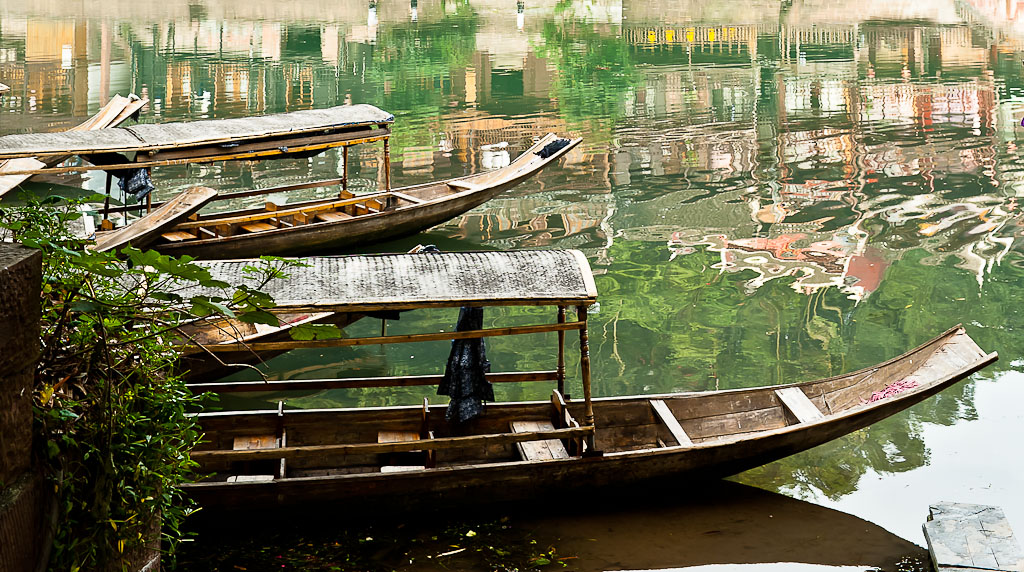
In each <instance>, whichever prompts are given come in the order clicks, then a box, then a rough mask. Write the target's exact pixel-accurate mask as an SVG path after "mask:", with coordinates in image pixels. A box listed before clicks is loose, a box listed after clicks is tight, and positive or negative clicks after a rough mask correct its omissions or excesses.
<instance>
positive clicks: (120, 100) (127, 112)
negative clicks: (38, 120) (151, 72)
mask: <svg viewBox="0 0 1024 572" xmlns="http://www.w3.org/2000/svg"><path fill="white" fill-rule="evenodd" d="M147 103H149V100H148V99H139V98H138V97H135V96H131V97H123V96H120V95H115V96H114V97H113V98H112V99H111V100H110V101H109V102H107V104H106V105H104V106H103V108H101V109H100V110H99V111H98V112H97V113H96V115H93V116H92V117H90V118H89V119H87V120H85V121H84V122H82V123H81V124H79V125H76V126H74V127H72V128H71V129H69V131H91V130H96V129H104V128H107V127H116V126H118V125H120V124H121V123H124V122H125V121H127V120H128V118H129V117H131V116H133V115H135V113H137V112H138V111H139V110H140V109H142V108H143V107H144V106H145V105H146V104H147ZM2 150H3V149H2V147H0V151H2ZM66 158H67V156H63V155H51V156H49V157H46V159H45V160H44V161H40V160H39V159H35V158H33V157H22V158H20V159H8V160H0V196H3V195H4V194H5V193H7V191H10V190H11V189H13V188H15V187H17V186H18V185H20V184H21V183H23V182H25V181H26V180H28V179H29V178H31V175H29V174H27V173H22V174H10V173H19V172H23V171H33V170H40V169H45V168H47V167H51V166H53V165H56V164H57V163H60V162H61V161H63V160H64V159H66Z"/></svg>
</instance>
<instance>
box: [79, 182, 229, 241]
mask: <svg viewBox="0 0 1024 572" xmlns="http://www.w3.org/2000/svg"><path fill="white" fill-rule="evenodd" d="M216 196H217V191H215V190H213V189H210V188H208V187H192V188H191V189H188V190H186V191H185V192H183V193H181V194H179V195H177V196H175V197H174V198H173V199H171V200H169V201H167V202H165V203H163V204H162V205H160V207H159V208H157V209H156V210H154V211H153V212H151V213H149V214H148V215H146V216H144V217H142V218H141V219H139V220H137V221H134V222H133V223H131V224H130V225H128V226H125V227H122V228H119V229H117V230H112V231H109V232H104V233H101V234H99V235H97V237H96V243H95V244H94V245H93V246H92V249H93V250H95V251H97V252H106V251H108V250H117V249H120V248H121V247H123V246H126V245H129V244H130V245H132V246H134V247H136V248H143V247H145V246H146V245H148V244H149V243H150V242H152V241H153V240H154V239H156V237H157V236H159V234H160V233H161V232H162V231H163V229H165V228H167V227H169V226H172V225H174V224H175V223H176V222H178V221H180V220H182V219H185V218H187V217H188V216H189V215H190V214H192V213H194V212H196V211H198V210H199V209H201V208H203V206H205V205H206V204H207V203H209V202H210V201H211V200H213V198H214V197H216Z"/></svg>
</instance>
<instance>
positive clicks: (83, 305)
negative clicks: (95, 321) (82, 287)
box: [71, 300, 102, 313]
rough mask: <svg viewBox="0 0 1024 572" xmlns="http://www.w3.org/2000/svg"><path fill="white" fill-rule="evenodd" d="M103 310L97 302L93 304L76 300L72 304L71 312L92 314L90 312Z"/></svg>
mask: <svg viewBox="0 0 1024 572" xmlns="http://www.w3.org/2000/svg"><path fill="white" fill-rule="evenodd" d="M101 308H102V306H100V305H99V304H97V303H95V302H93V301H91V300H75V301H74V302H72V303H71V311H72V312H84V313H90V312H97V311H99V310H100V309H101Z"/></svg>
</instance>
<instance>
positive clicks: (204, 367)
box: [178, 312, 363, 381]
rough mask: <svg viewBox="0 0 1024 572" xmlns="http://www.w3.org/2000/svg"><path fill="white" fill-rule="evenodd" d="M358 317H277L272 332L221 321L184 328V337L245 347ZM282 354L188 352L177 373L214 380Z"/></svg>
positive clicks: (319, 314) (331, 314) (324, 314)
mask: <svg viewBox="0 0 1024 572" xmlns="http://www.w3.org/2000/svg"><path fill="white" fill-rule="evenodd" d="M362 317H363V315H362V314H350V313H336V312H314V313H311V314H304V313H297V314H281V315H279V316H278V319H280V320H281V325H280V326H278V327H276V328H275V327H270V326H257V325H256V324H244V323H240V322H237V321H233V320H228V319H223V320H219V321H215V322H212V323H211V322H203V323H202V326H201V328H196V327H193V328H186V334H188V335H189V336H190V337H192V338H193V339H194V340H195V341H197V342H199V343H202V344H204V345H212V344H218V343H235V342H239V341H241V342H244V343H247V344H252V343H260V342H277V341H285V340H290V339H291V333H290V330H291V329H292V328H293V327H295V326H297V325H302V324H331V325H334V326H337V327H339V328H344V327H345V326H348V325H349V324H351V323H353V322H355V321H357V320H359V319H361V318H362ZM283 353H284V351H261V352H254V351H238V352H224V353H218V354H216V356H214V355H213V354H211V353H209V352H201V351H200V352H190V353H186V354H184V355H182V356H181V359H180V361H179V363H178V370H179V371H180V372H181V374H182V377H183V378H184V379H185V380H186V381H192V380H199V379H204V380H211V379H218V378H221V377H224V376H226V375H230V374H232V373H235V372H236V371H239V370H241V369H243V368H244V367H245V366H250V365H256V364H260V363H263V362H265V361H267V360H269V359H272V358H275V357H277V356H279V355H281V354H283Z"/></svg>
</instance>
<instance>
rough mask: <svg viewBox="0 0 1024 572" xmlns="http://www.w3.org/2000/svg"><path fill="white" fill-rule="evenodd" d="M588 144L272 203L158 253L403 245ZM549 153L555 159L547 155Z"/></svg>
mask: <svg viewBox="0 0 1024 572" xmlns="http://www.w3.org/2000/svg"><path fill="white" fill-rule="evenodd" d="M580 141H581V139H572V140H569V139H559V138H558V137H557V136H556V135H554V134H550V133H549V134H548V135H546V136H545V137H543V138H541V139H540V141H538V142H537V143H536V144H534V145H533V146H532V147H530V148H529V149H528V150H527V151H525V152H524V153H523V154H522V155H520V156H519V157H518V158H517V159H516V160H515V161H512V162H511V163H510V164H509V165H507V166H505V167H502V168H499V169H495V170H493V171H487V172H484V173H478V174H475V175H469V176H466V177H460V178H456V179H449V180H446V181H439V182H434V183H427V184H422V185H415V186H411V187H403V188H399V189H392V190H390V191H389V190H384V191H381V192H377V193H371V194H364V195H358V196H357V195H354V194H352V193H350V192H348V191H346V190H344V189H341V190H340V192H339V195H338V197H337V198H331V199H321V200H315V201H305V202H299V203H293V204H287V205H277V204H274V203H271V202H268V203H267V204H266V206H265V207H261V208H255V209H248V210H240V211H231V212H221V213H216V214H208V215H203V214H200V215H199V216H198V217H197V218H196V219H195V220H190V221H187V222H183V223H180V224H177V225H175V226H173V227H170V228H167V229H166V231H165V232H163V234H162V235H161V236H159V237H158V238H156V240H155V242H153V243H152V244H151V245H150V246H151V247H152V248H153V249H155V250H158V251H160V252H162V253H165V254H171V255H174V256H180V255H185V254H187V255H189V256H194V257H196V258H205V259H212V258H222V259H226V258H249V257H254V256H259V255H263V254H273V255H281V254H300V253H306V252H316V251H323V250H325V249H329V248H330V249H336V248H346V247H352V246H357V245H360V244H372V243H374V242H380V241H384V240H389V239H393V238H399V237H402V236H407V235H410V234H415V233H417V232H420V231H422V230H425V229H428V228H430V227H432V226H434V225H437V224H440V223H442V222H445V221H447V220H449V219H451V218H453V217H456V216H458V215H460V214H462V213H464V212H466V211H468V210H470V209H472V208H474V207H477V206H479V205H481V204H483V203H485V202H487V201H489V200H491V199H492V198H494V197H495V196H497V195H498V194H500V193H502V192H504V191H506V190H508V189H510V188H512V187H514V186H516V185H518V184H520V183H522V182H523V181H525V180H527V179H529V178H530V177H532V176H534V175H536V174H537V173H539V172H540V171H541V169H543V168H544V167H546V166H548V165H549V164H551V163H552V162H554V161H557V160H558V159H559V158H560V157H562V156H563V155H565V154H566V153H568V152H569V151H570V150H572V148H574V147H575V146H576V145H578V144H579V142H580ZM546 148H547V149H549V152H547V153H544V152H542V151H543V150H544V149H546ZM335 184H340V180H339V181H335ZM268 192H269V191H268ZM133 224H137V223H133Z"/></svg>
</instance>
